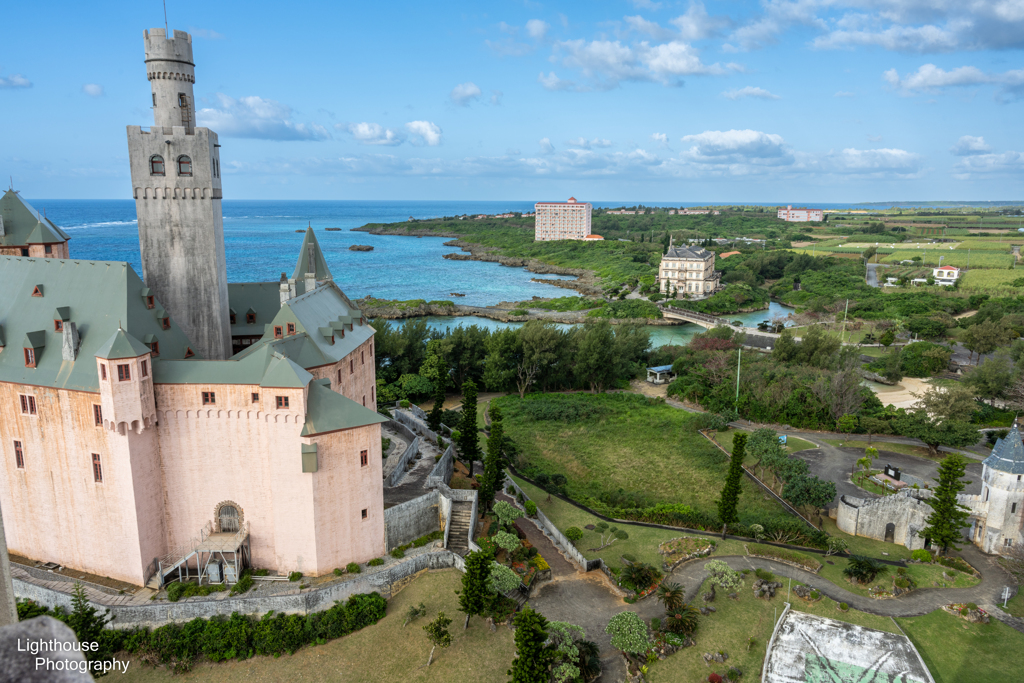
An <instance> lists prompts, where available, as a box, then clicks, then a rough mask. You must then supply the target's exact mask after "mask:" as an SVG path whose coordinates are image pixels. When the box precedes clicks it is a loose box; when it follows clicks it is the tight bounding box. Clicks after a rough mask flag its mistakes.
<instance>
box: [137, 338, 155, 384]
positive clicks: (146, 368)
mask: <svg viewBox="0 0 1024 683" xmlns="http://www.w3.org/2000/svg"><path fill="white" fill-rule="evenodd" d="M153 345H154V346H156V342H153ZM153 353H154V354H155V353H156V351H153ZM139 369H140V370H141V371H142V376H143V377H149V361H146V360H143V361H142V362H141V363H139Z"/></svg>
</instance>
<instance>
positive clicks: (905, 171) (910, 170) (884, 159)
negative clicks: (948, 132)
mask: <svg viewBox="0 0 1024 683" xmlns="http://www.w3.org/2000/svg"><path fill="white" fill-rule="evenodd" d="M921 163H922V158H921V155H919V154H915V153H913V152H908V151H906V150H904V149H853V148H849V149H844V150H842V151H841V152H829V153H828V154H827V155H825V156H824V157H823V158H822V159H821V160H820V162H819V168H820V169H821V170H822V171H827V172H832V173H850V174H859V175H878V174H891V175H897V176H907V175H913V174H915V173H917V172H919V171H920V170H921Z"/></svg>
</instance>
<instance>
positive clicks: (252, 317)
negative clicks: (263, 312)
mask: <svg viewBox="0 0 1024 683" xmlns="http://www.w3.org/2000/svg"><path fill="white" fill-rule="evenodd" d="M245 324H246V325H255V324H256V314H255V313H246V314H245Z"/></svg>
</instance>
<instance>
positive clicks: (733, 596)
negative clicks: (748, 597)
mask: <svg viewBox="0 0 1024 683" xmlns="http://www.w3.org/2000/svg"><path fill="white" fill-rule="evenodd" d="M729 597H730V598H732V599H733V600H739V599H740V596H739V594H738V593H729Z"/></svg>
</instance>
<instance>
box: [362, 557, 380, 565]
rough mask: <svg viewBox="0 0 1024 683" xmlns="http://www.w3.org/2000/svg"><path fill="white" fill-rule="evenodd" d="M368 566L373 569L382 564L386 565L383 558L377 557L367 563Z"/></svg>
mask: <svg viewBox="0 0 1024 683" xmlns="http://www.w3.org/2000/svg"><path fill="white" fill-rule="evenodd" d="M366 564H367V565H369V566H371V567H379V566H381V565H382V564H384V558H383V557H375V558H373V559H372V560H370V561H369V562H367V563H366Z"/></svg>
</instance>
